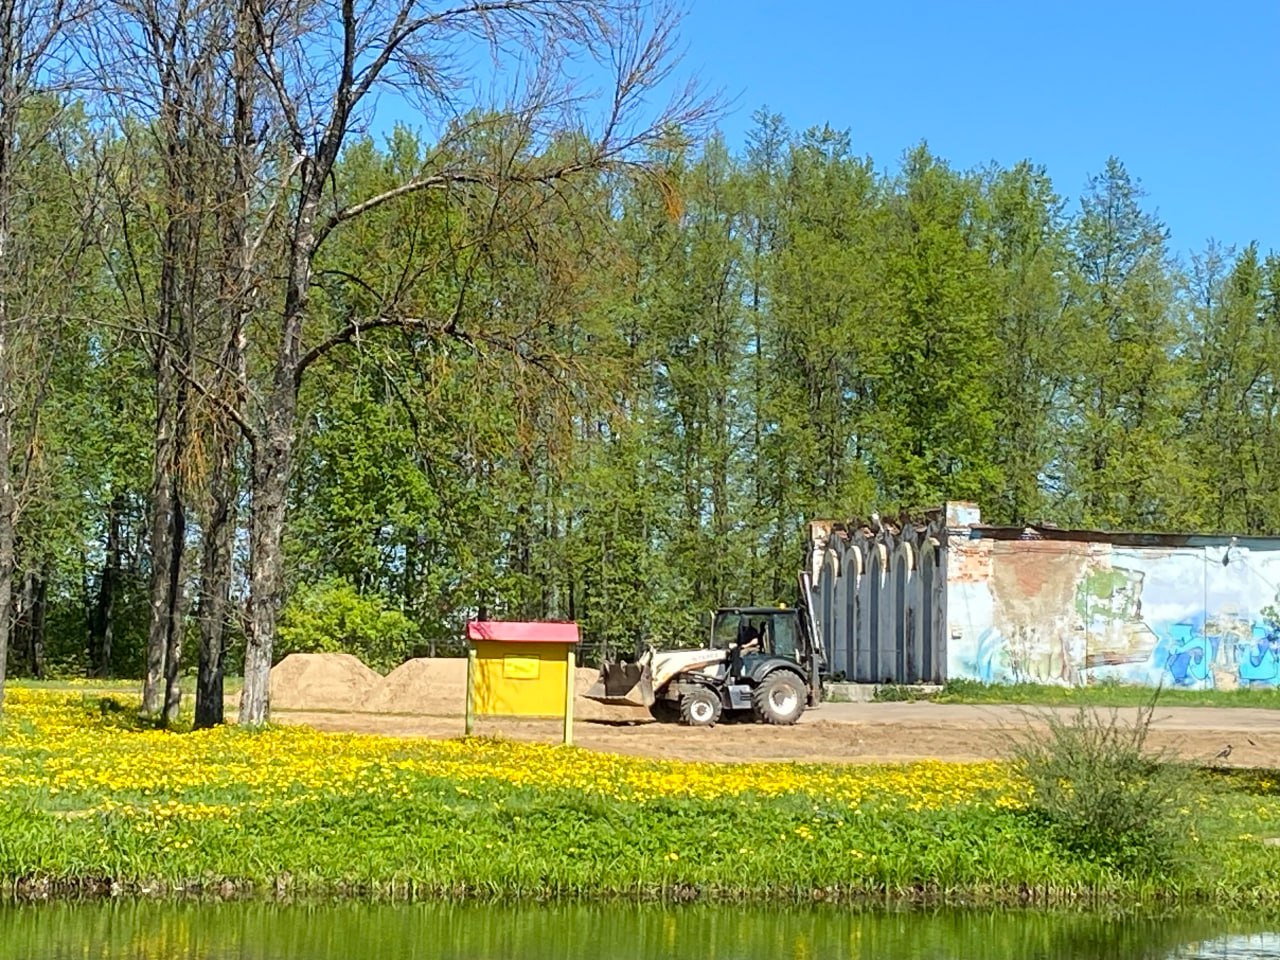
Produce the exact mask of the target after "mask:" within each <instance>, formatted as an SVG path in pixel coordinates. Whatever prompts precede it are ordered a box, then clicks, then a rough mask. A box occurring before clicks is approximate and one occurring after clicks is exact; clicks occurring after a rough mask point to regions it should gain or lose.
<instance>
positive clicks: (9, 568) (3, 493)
mask: <svg viewBox="0 0 1280 960" xmlns="http://www.w3.org/2000/svg"><path fill="white" fill-rule="evenodd" d="M0 249H3V238H2V235H0ZM7 319H8V318H7V317H6V316H5V315H4V311H3V308H2V306H0V381H4V382H0V711H3V709H4V681H5V674H6V672H7V669H6V668H7V667H8V664H9V631H10V623H11V622H12V617H11V616H10V613H11V611H12V608H13V570H14V566H15V550H16V544H15V534H14V519H15V517H14V515H15V513H16V512H17V503H16V501H15V498H14V493H13V461H12V453H13V447H12V443H13V416H12V410H11V407H10V406H9V402H8V401H9V397H8V393H9V384H8V382H7V379H6V377H7V364H8V359H9V358H8V356H7V347H8V343H7V338H6V334H5V323H6V321H7Z"/></svg>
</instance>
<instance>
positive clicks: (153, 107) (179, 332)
mask: <svg viewBox="0 0 1280 960" xmlns="http://www.w3.org/2000/svg"><path fill="white" fill-rule="evenodd" d="M111 10H112V11H113V12H114V17H113V18H112V19H111V20H110V22H106V21H104V22H102V23H100V24H99V30H98V34H97V37H96V41H97V42H96V45H95V51H96V54H97V58H98V63H99V65H100V67H101V69H100V71H99V72H100V75H101V76H104V77H108V78H110V80H111V82H110V83H109V84H108V86H107V88H106V89H105V90H104V91H103V92H104V93H105V94H107V98H106V99H107V102H108V103H113V104H117V105H119V107H120V108H121V114H122V115H124V116H130V115H134V116H136V115H138V114H139V113H141V115H142V116H144V117H147V118H148V119H149V120H150V122H149V124H148V125H147V127H146V128H144V132H143V134H142V135H143V136H145V137H146V138H147V139H148V140H149V141H150V142H151V147H152V151H153V153H154V155H155V156H156V157H157V158H158V161H159V170H160V186H159V194H160V199H159V203H158V204H157V206H158V210H159V212H158V215H157V217H156V218H155V220H154V222H153V223H152V224H151V230H152V231H153V232H154V233H155V235H156V241H155V247H156V249H157V253H158V261H159V262H158V264H157V265H156V266H158V275H157V277H156V280H155V290H154V292H152V293H151V295H150V297H148V296H146V295H141V296H139V297H138V298H137V303H138V306H139V309H140V311H141V313H142V314H143V316H141V317H139V318H138V319H139V321H140V322H139V328H140V329H142V330H144V331H145V335H144V336H145V340H146V342H147V344H148V346H149V348H150V350H151V356H152V360H153V368H154V373H155V398H156V399H155V402H156V412H155V446H154V451H153V470H152V487H151V536H150V557H151V585H150V598H151V605H150V625H149V631H148V638H147V654H146V676H145V678H144V681H143V709H144V711H145V712H146V713H148V714H150V715H152V716H155V717H159V718H160V719H162V720H163V721H164V722H166V723H171V722H172V721H173V720H174V719H176V717H177V714H178V710H179V706H180V699H181V692H180V686H179V669H180V666H181V662H182V639H183V636H184V634H185V624H186V616H187V593H188V590H187V581H188V579H189V577H188V571H187V553H188V540H189V539H190V536H189V533H190V527H191V523H190V521H191V519H192V510H193V500H194V499H195V494H196V489H197V487H198V486H199V484H198V483H197V482H196V481H197V474H199V473H200V472H201V467H200V466H198V465H197V463H196V462H195V461H197V460H199V461H200V462H201V463H204V462H205V458H204V457H203V456H200V457H197V456H196V452H197V451H196V449H195V444H196V441H195V438H194V436H193V431H194V429H195V422H196V417H197V415H198V414H197V408H198V407H201V406H202V405H204V404H205V403H206V401H208V400H209V399H211V396H210V394H209V392H208V389H207V383H210V382H213V383H215V384H216V389H217V390H218V391H219V393H220V394H221V393H225V389H223V386H222V384H223V382H224V381H225V377H222V376H220V375H219V376H212V377H208V376H204V374H203V373H202V371H201V370H200V369H199V366H200V364H199V363H198V357H199V355H200V353H201V351H202V350H203V349H205V348H207V347H208V342H210V341H211V342H212V343H213V344H214V346H213V350H214V352H215V355H216V352H217V349H218V347H217V345H218V344H220V343H222V342H223V341H224V340H227V339H228V338H227V337H226V336H224V332H225V330H226V329H227V328H226V322H225V316H226V314H227V311H228V310H233V311H234V309H235V308H234V306H226V307H224V306H221V304H223V303H224V301H228V298H230V301H234V300H235V299H236V297H235V294H234V292H229V291H228V289H227V288H228V281H227V278H226V273H227V269H228V264H227V262H226V258H225V257H224V256H223V253H224V251H223V250H222V247H223V245H224V241H226V242H233V241H227V237H228V236H229V235H228V233H227V230H226V227H225V224H224V221H225V220H226V219H227V218H228V216H231V217H237V216H240V213H239V211H240V210H241V208H242V206H243V199H242V197H237V196H235V195H234V194H233V195H231V196H228V193H227V189H226V187H224V183H225V182H226V180H227V174H228V172H229V171H230V170H231V169H233V164H232V163H231V158H232V157H233V156H234V155H235V154H236V152H237V151H236V147H235V145H234V144H233V145H231V146H228V143H227V141H228V139H229V138H230V136H231V134H232V133H234V132H236V131H233V129H232V126H233V124H232V120H231V114H230V112H229V107H228V104H229V103H230V102H231V101H232V100H234V99H235V96H236V93H235V91H234V85H233V92H232V93H231V94H230V95H229V94H228V90H227V79H228V75H229V69H228V61H229V59H230V60H231V61H232V62H234V63H239V62H242V61H243V59H244V55H243V53H234V54H233V52H232V48H233V45H234V43H235V41H234V40H233V36H234V33H235V31H234V23H235V18H234V13H235V11H234V9H233V8H231V7H229V6H228V5H227V4H225V3H222V2H220V0H194V2H191V0H113V2H112V4H111ZM241 46H243V44H241ZM240 72H241V73H243V72H244V71H243V69H242V70H241V71H240ZM122 128H125V129H132V128H129V127H126V126H125V125H123V124H122ZM131 135H135V136H136V135H137V134H136V133H135V134H131ZM234 169H237V170H238V169H239V168H238V167H234ZM231 189H232V190H233V191H234V190H236V184H235V183H234V182H233V183H232V185H231ZM240 192H241V194H243V193H244V191H240ZM127 218H128V214H127V213H124V214H122V219H127ZM123 226H124V228H125V229H131V228H130V226H129V224H127V223H125V224H123ZM146 269H147V265H143V264H137V265H135V269H134V271H133V272H132V276H130V277H128V281H129V282H131V283H132V284H134V285H135V286H136V287H138V288H139V289H140V290H145V289H146V288H147V286H148V281H147V279H145V278H143V277H142V276H141V274H142V272H143V271H145V270H146ZM236 282H238V281H236ZM210 331H212V333H210ZM229 339H230V342H231V343H233V344H234V343H235V342H236V337H234V336H232V337H230V338H229ZM224 359H225V358H224ZM221 369H222V366H217V365H215V370H218V371H220V370H221ZM217 399H221V397H220V396H219V397H218V398H217ZM224 419H225V418H224V417H222V415H221V412H220V411H216V410H215V416H213V417H212V418H209V417H206V418H205V420H204V423H203V425H206V426H210V427H211V429H210V430H209V431H208V432H209V433H210V434H211V435H213V436H214V437H216V438H217V439H215V441H214V445H213V450H212V451H205V450H201V451H199V453H200V454H202V455H203V454H207V453H210V452H211V453H212V467H211V472H212V476H211V477H210V478H209V479H210V483H209V495H210V497H211V498H212V500H213V501H214V505H213V507H212V508H211V509H210V510H207V511H205V518H204V519H205V521H206V524H207V525H208V526H209V529H206V530H205V531H204V541H205V557H204V559H203V560H202V563H201V578H202V581H204V580H207V579H208V578H209V577H210V576H212V575H213V573H215V572H216V571H218V570H220V569H221V568H222V566H223V564H221V562H220V561H219V559H218V558H217V557H211V556H210V555H209V551H210V550H214V549H215V546H214V545H222V544H224V543H226V544H229V542H230V541H229V539H227V538H228V537H229V533H227V532H226V529H225V528H226V524H227V521H228V512H227V507H228V505H229V504H230V503H231V502H232V501H233V500H234V490H231V491H228V490H227V489H226V483H225V478H226V476H227V470H228V467H227V464H228V462H229V460H230V461H233V460H234V447H232V450H231V452H230V454H228V453H227V451H226V450H225V447H226V443H225V441H224V440H223V439H221V438H222V436H223V435H225V433H226V431H225V430H223V429H222V424H223V421H224ZM232 522H233V521H232ZM226 552H227V555H228V557H229V548H228V550H227V551H226ZM228 562H229V560H228ZM226 579H227V580H228V581H229V575H228V576H227V578H226ZM214 593H215V594H217V593H218V591H217V590H215V591H214ZM213 605H215V604H214V601H213V600H212V599H211V598H210V597H209V596H208V595H207V591H206V590H205V588H204V587H202V599H201V618H202V623H203V624H204V625H205V630H206V631H207V629H208V627H209V624H210V623H211V621H210V620H209V616H210V615H216V614H214V612H213V611H212V609H211V606H213ZM203 646H204V644H203V643H202V647H203Z"/></svg>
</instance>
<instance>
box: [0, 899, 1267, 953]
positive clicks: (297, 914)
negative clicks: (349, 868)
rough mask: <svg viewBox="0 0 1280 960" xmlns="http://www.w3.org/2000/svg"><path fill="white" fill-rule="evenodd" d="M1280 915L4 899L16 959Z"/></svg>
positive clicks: (807, 942) (1022, 949) (1246, 941)
mask: <svg viewBox="0 0 1280 960" xmlns="http://www.w3.org/2000/svg"><path fill="white" fill-rule="evenodd" d="M1274 930H1280V918H1278V917H1271V918H1267V919H1264V918H1257V917H1254V918H1249V917H1240V918H1236V919H1222V918H1210V917H1202V916H1195V915H1184V914H1171V915H1168V916H1145V917H1134V916H1118V917H1117V916H1102V915H1098V914H1088V913H1040V912H1031V911H1026V910H1023V911H1005V912H998V913H989V912H963V911H941V912H921V911H869V910H865V909H862V910H850V909H837V908H821V909H816V908H815V909H807V910H782V909H776V910H768V909H754V908H753V909H745V908H742V909H740V908H732V907H707V906H691V907H661V906H632V905H592V906H580V905H564V904H557V905H552V906H541V905H534V904H530V905H524V906H499V907H495V906H484V905H465V906H450V905H440V904H412V905H370V904H359V903H334V904H322V905H280V904H266V903H228V904H213V903H176V904H175V903H151V902H145V903H139V902H114V903H113V902H107V903H92V904H65V903H55V904H39V905H21V906H18V905H7V906H6V905H0V960H18V958H21V960H64V958H65V960H70V958H78V960H232V958H234V960H358V958H371V960H846V958H847V960H854V958H858V960H862V958H867V960H871V958H875V960H997V958H998V960H1013V958H1016V960H1113V958H1114V960H1121V958H1123V960H1131V958H1142V960H1174V958H1177V960H1192V958H1197V960H1198V958H1222V960H1262V958H1267V960H1280V935H1278V934H1276V933H1273V932H1271V931H1274Z"/></svg>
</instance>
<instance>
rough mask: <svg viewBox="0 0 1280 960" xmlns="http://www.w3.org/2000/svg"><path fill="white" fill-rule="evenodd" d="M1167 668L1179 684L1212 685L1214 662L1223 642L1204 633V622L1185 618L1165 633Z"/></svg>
mask: <svg viewBox="0 0 1280 960" xmlns="http://www.w3.org/2000/svg"><path fill="white" fill-rule="evenodd" d="M1164 639H1165V641H1166V644H1165V646H1166V650H1165V658H1166V659H1165V669H1166V670H1167V671H1168V672H1169V676H1170V677H1172V678H1173V683H1174V685H1175V686H1179V687H1206V686H1207V687H1212V686H1213V664H1214V662H1215V661H1216V660H1217V657H1218V647H1219V645H1220V643H1221V640H1220V638H1218V637H1208V636H1205V635H1204V633H1203V624H1202V623H1198V622H1196V621H1191V620H1184V621H1182V622H1181V623H1175V624H1173V626H1171V627H1169V628H1168V630H1167V631H1166V633H1165V636H1164Z"/></svg>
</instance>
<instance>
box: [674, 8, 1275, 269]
mask: <svg viewBox="0 0 1280 960" xmlns="http://www.w3.org/2000/svg"><path fill="white" fill-rule="evenodd" d="M689 2H690V8H689V12H688V15H687V17H686V20H685V23H684V27H683V30H682V37H683V44H684V48H685V54H684V56H685V59H684V63H683V65H682V66H683V67H684V68H685V69H686V70H687V71H693V72H696V73H697V74H698V75H699V76H700V77H701V78H702V80H703V81H704V82H705V83H706V84H707V85H709V86H711V87H715V88H719V89H722V90H723V91H724V92H725V93H726V94H727V95H728V96H730V97H731V98H734V100H735V106H734V108H733V110H732V112H731V113H729V114H728V115H727V116H725V117H724V118H723V120H722V122H721V124H720V126H721V128H722V130H723V131H724V133H725V136H726V138H727V140H728V142H729V144H730V146H731V147H733V148H735V149H736V148H739V147H741V146H742V144H743V139H744V136H745V133H746V131H747V129H748V128H749V127H750V125H751V114H752V112H753V111H754V110H755V109H756V108H757V107H760V106H763V105H768V107H769V109H770V110H771V111H772V112H775V113H780V114H782V115H783V116H784V117H786V119H787V121H788V123H789V124H790V125H791V126H792V127H793V128H796V129H803V128H805V127H808V126H812V125H816V124H822V123H829V124H830V125H831V126H833V127H836V128H839V129H847V130H848V131H849V132H850V135H851V138H852V141H853V144H854V148H855V150H856V152H858V153H860V154H868V155H870V156H871V157H872V158H873V159H874V160H875V161H876V163H877V164H879V165H881V166H889V165H894V164H896V162H897V160H898V158H899V157H900V156H901V155H902V153H903V151H904V150H905V149H906V148H908V147H909V146H911V145H913V144H915V143H918V142H919V141H921V140H927V141H928V143H929V145H930V147H931V148H932V149H933V150H934V152H935V153H937V154H939V155H940V156H942V157H944V158H945V159H947V160H948V161H949V162H950V163H951V164H952V165H953V166H956V167H961V168H967V167H971V166H976V165H979V164H983V163H987V162H989V161H993V160H994V161H997V162H999V163H1002V164H1006V165H1007V164H1011V163H1014V162H1016V161H1018V160H1020V159H1030V160H1033V161H1035V162H1037V163H1041V164H1043V165H1044V166H1045V167H1046V168H1047V169H1048V171H1049V173H1050V175H1051V176H1052V177H1053V180H1054V183H1055V184H1056V186H1057V188H1058V191H1059V193H1061V194H1063V195H1064V196H1066V197H1069V198H1071V199H1072V200H1074V199H1075V198H1077V197H1078V196H1079V195H1080V192H1081V191H1082V189H1083V187H1084V184H1085V180H1086V178H1087V177H1088V175H1089V174H1090V173H1094V172H1097V171H1099V170H1100V169H1101V168H1102V166H1103V164H1104V163H1105V162H1106V159H1107V157H1108V156H1109V155H1112V154H1114V155H1116V156H1118V157H1119V158H1120V159H1121V160H1123V161H1124V163H1125V165H1126V166H1127V167H1128V168H1129V171H1130V173H1131V174H1133V175H1135V176H1137V177H1138V178H1140V179H1141V181H1142V183H1143V186H1144V187H1145V189H1146V191H1147V194H1148V196H1147V205H1148V208H1149V209H1154V210H1156V211H1157V212H1158V213H1159V215H1160V216H1161V218H1162V219H1163V220H1164V221H1165V223H1166V224H1168V226H1169V227H1170V229H1171V230H1172V231H1173V248H1174V250H1176V251H1178V252H1180V253H1186V252H1188V251H1193V250H1199V249H1202V248H1203V247H1204V245H1205V242H1206V241H1207V240H1208V239H1209V238H1214V239H1216V240H1218V241H1219V242H1221V243H1224V244H1234V245H1237V246H1243V245H1244V244H1246V243H1248V242H1249V241H1251V240H1257V241H1258V242H1259V244H1260V245H1261V247H1262V249H1263V251H1264V252H1265V251H1266V250H1269V249H1273V248H1275V249H1278V250H1280V189H1278V188H1280V182H1278V180H1280V178H1278V176H1277V175H1278V174H1280V4H1278V3H1248V2H1246V3H1234V4H1222V3H1196V4H1192V3H1187V2H1183V0H1178V2H1166V3H1159V4H1157V3H1150V2H1128V0H1114V2H1112V3H1105V2H1098V0H1080V2H1074V3H1064V2H1056V3H1055V2H1049V3H1044V2H1042V3H1036V2H1034V0H1032V2H1024V3H1014V2H988V3H942V2H936V0H912V2H898V3H895V2H892V0H888V2H885V0H882V2H878V3H858V2H845V3H841V2H837V0H794V2H792V3H785V2H774V3H766V2H753V0H739V2H734V0H689Z"/></svg>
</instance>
